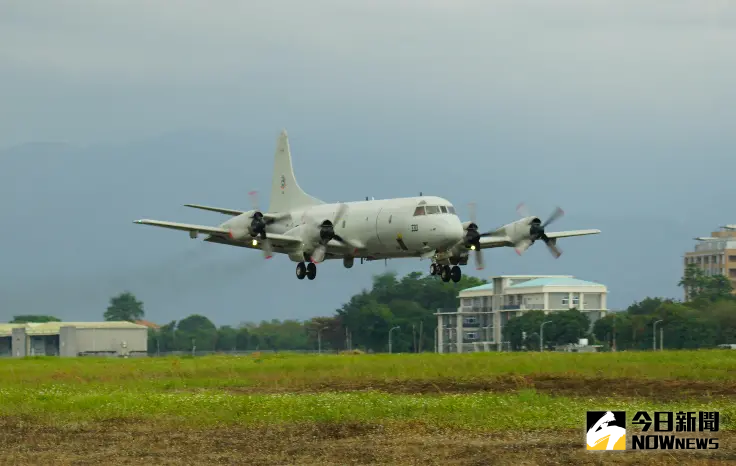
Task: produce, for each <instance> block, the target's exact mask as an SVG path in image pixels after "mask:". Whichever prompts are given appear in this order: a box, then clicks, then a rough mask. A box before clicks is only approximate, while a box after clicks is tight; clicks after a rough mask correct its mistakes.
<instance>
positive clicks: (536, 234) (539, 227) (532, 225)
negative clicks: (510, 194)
mask: <svg viewBox="0 0 736 466" xmlns="http://www.w3.org/2000/svg"><path fill="white" fill-rule="evenodd" d="M516 212H518V214H519V215H520V216H522V217H524V218H526V217H530V215H529V211H528V210H527V208H526V205H524V204H523V203H522V204H519V205H518V206H517V207H516ZM563 215H565V212H564V211H563V210H562V209H560V208H559V207H557V208H556V209H555V210H554V212H552V215H550V216H549V218H548V219H547V220H546V221H544V222H542V221H541V220H539V219H538V218H536V217H535V218H533V219H532V220H531V221H530V222H529V237H527V238H524V239H522V240H521V241H519V242H517V243H516V244H515V245H514V246H515V247H516V253H517V254H519V255H521V254H522V253H524V251H526V250H527V249H529V246H531V245H532V244H534V241H536V240H538V239H541V240H542V241H544V244H545V245H547V249H549V251H550V253H552V255H553V256H554V257H555V259H556V258H558V257H560V256H561V255H562V251H560V249H559V248H558V247H557V244H556V241H555V240H554V239H553V238H549V237H548V236H547V234H546V233H545V232H544V229H545V228H546V227H547V225H549V224H551V223H552V222H554V221H556V220H557V219H559V218H560V217H562V216H563Z"/></svg>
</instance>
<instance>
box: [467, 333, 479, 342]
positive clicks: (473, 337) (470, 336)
mask: <svg viewBox="0 0 736 466" xmlns="http://www.w3.org/2000/svg"><path fill="white" fill-rule="evenodd" d="M465 338H467V339H468V340H477V339H478V334H477V333H475V332H468V333H466V334H465Z"/></svg>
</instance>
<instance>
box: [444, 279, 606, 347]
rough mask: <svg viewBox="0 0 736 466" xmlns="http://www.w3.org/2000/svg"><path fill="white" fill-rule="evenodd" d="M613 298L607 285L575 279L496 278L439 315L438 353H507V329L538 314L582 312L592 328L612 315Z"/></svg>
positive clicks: (464, 294) (466, 293) (463, 295)
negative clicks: (504, 337) (609, 302)
mask: <svg viewBox="0 0 736 466" xmlns="http://www.w3.org/2000/svg"><path fill="white" fill-rule="evenodd" d="M607 295H608V290H607V289H606V287H605V286H604V285H601V284H600V283H593V282H589V281H585V280H579V279H577V278H575V277H573V276H572V275H503V276H498V277H492V278H491V281H490V283H488V284H487V285H481V286H476V287H473V288H468V289H465V290H463V291H461V292H460V295H459V298H460V307H458V308H457V309H439V310H438V312H437V313H435V315H436V316H437V335H436V339H437V352H439V353H450V352H457V353H462V352H464V351H465V352H467V351H493V350H497V351H501V350H502V349H503V345H502V344H499V343H500V342H501V340H502V337H501V336H502V332H503V327H504V325H506V323H507V322H508V321H509V319H511V318H513V317H515V316H519V315H521V314H522V313H524V312H525V311H528V310H533V309H537V310H543V311H545V313H548V312H554V311H564V310H568V309H572V308H577V309H578V310H579V311H581V312H584V313H586V314H587V315H588V317H589V318H590V321H591V325H592V324H593V322H595V321H596V320H598V319H600V318H601V317H603V316H605V315H606V311H607V307H606V298H607ZM458 336H460V338H458ZM459 340H460V341H459Z"/></svg>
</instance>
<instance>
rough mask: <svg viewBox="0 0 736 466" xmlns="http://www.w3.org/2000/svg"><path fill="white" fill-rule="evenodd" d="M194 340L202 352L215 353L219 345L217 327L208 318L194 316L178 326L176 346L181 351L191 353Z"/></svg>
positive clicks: (182, 321)
mask: <svg viewBox="0 0 736 466" xmlns="http://www.w3.org/2000/svg"><path fill="white" fill-rule="evenodd" d="M192 340H194V346H196V347H197V349H198V350H200V351H213V350H214V349H215V344H216V343H217V327H215V324H213V323H212V321H211V320H209V319H208V318H207V317H205V316H202V315H199V314H192V315H190V316H189V317H185V318H184V319H182V320H180V321H179V324H178V325H177V326H176V340H175V341H176V346H177V349H179V351H191V350H192Z"/></svg>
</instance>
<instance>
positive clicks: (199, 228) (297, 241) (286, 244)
mask: <svg viewBox="0 0 736 466" xmlns="http://www.w3.org/2000/svg"><path fill="white" fill-rule="evenodd" d="M133 223H137V224H139V225H150V226H155V227H160V228H167V229H170V230H179V231H188V232H189V233H190V235H191V236H192V237H194V235H195V234H196V233H203V234H206V235H209V236H208V237H207V238H205V239H204V241H207V242H209V243H218V244H226V245H228V246H240V247H244V248H248V249H261V248H262V246H263V242H262V241H259V240H257V238H256V240H257V241H256V242H255V244H254V242H253V241H252V239H251V238H248V240H247V241H239V240H236V239H234V238H233V237H232V235H231V233H230V230H227V229H225V228H219V227H211V226H207V225H196V224H192V223H178V222H165V221H162V220H149V219H142V220H134V221H133ZM267 235H268V239H269V241H270V242H271V246H272V247H273V248H274V252H280V253H285V254H288V253H289V252H291V251H293V250H295V249H298V248H299V247H300V246H301V245H302V239H301V238H300V237H297V236H291V235H283V234H279V233H267ZM361 246H362V245H361ZM327 248H328V250H327V252H328V254H329V255H331V256H334V255H340V254H341V253H344V252H345V251H346V247H345V246H344V245H343V244H341V243H339V242H337V241H335V240H330V241H329V242H328V243H327Z"/></svg>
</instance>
